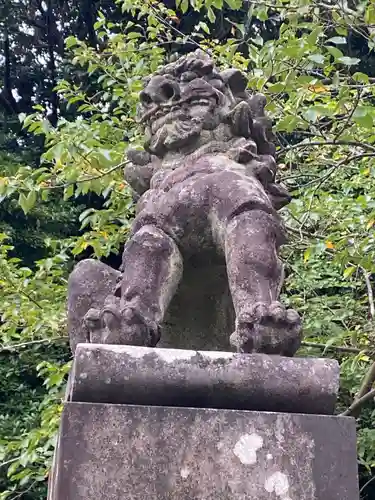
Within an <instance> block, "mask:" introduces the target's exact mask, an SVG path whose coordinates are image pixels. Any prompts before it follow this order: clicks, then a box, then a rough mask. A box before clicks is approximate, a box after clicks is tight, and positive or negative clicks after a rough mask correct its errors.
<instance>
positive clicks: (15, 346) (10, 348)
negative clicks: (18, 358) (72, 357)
mask: <svg viewBox="0 0 375 500" xmlns="http://www.w3.org/2000/svg"><path fill="white" fill-rule="evenodd" d="M66 340H69V337H67V336H62V337H52V338H50V339H39V340H30V341H29V342H23V343H22V344H12V345H8V346H3V347H1V348H0V352H12V351H15V350H16V349H19V348H22V347H27V346H29V345H35V344H44V343H52V342H58V341H64V342H65V341H66Z"/></svg>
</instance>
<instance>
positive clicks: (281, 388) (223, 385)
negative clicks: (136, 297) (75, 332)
mask: <svg viewBox="0 0 375 500" xmlns="http://www.w3.org/2000/svg"><path fill="white" fill-rule="evenodd" d="M339 375H340V371H339V365H338V363H337V361H335V360H331V359H317V358H285V357H281V356H268V355H266V354H235V353H231V352H219V351H216V352H215V351H187V350H183V349H159V348H156V349H152V348H147V347H134V346H122V345H100V344H79V345H78V347H77V349H76V354H75V358H74V364H73V369H72V373H71V388H70V393H69V399H70V400H71V401H75V402H88V403H110V404H132V405H150V406H179V407H194V408H226V409H235V410H257V411H273V412H285V413H315V414H320V415H322V414H328V415H330V414H331V415H332V414H333V412H334V407H335V403H336V396H337V392H338V388H339Z"/></svg>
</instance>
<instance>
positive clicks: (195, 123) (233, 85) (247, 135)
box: [68, 51, 301, 356]
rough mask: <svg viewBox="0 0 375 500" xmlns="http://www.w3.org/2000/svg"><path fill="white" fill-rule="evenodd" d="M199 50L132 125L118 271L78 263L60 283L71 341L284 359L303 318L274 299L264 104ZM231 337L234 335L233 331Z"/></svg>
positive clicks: (278, 235)
mask: <svg viewBox="0 0 375 500" xmlns="http://www.w3.org/2000/svg"><path fill="white" fill-rule="evenodd" d="M246 86H247V81H246V78H245V76H244V75H243V74H242V73H241V72H240V71H238V70H236V69H228V70H225V71H222V72H220V71H218V70H217V69H215V67H214V64H213V62H212V60H211V59H210V58H209V57H208V56H207V55H206V54H205V53H203V52H201V51H197V52H194V53H192V54H189V55H187V56H184V57H182V58H181V59H179V60H178V61H176V62H174V63H171V64H168V65H167V66H165V67H163V68H162V69H161V70H160V71H158V72H157V73H156V74H155V75H153V76H152V77H150V78H149V79H148V81H147V82H146V83H145V87H144V90H143V91H142V92H141V94H140V105H139V111H138V118H139V121H140V123H141V124H142V125H143V127H144V131H145V136H146V141H145V150H144V151H130V152H129V154H128V158H129V160H130V162H129V164H128V166H127V167H126V170H125V178H126V180H127V182H128V183H129V185H130V186H131V187H132V189H133V190H134V192H135V194H136V196H137V198H138V202H137V212H136V217H135V220H134V222H133V225H132V231H131V234H130V237H129V240H128V242H127V244H126V246H125V249H124V254H123V264H122V269H121V272H120V271H117V270H114V269H112V268H110V267H108V266H106V265H104V264H102V263H100V262H96V261H94V260H86V261H82V262H81V263H79V264H78V265H77V266H76V268H75V270H74V271H73V273H72V274H71V276H70V280H69V292H68V293H69V298H68V320H69V333H70V338H71V347H72V350H73V351H74V349H75V346H76V345H77V343H78V342H96V343H112V344H132V345H140V346H141V345H143V346H155V345H156V344H157V343H158V342H159V340H160V344H159V345H161V346H169V347H181V348H182V347H185V348H186V347H190V348H195V349H202V348H206V349H207V348H210V349H215V348H222V349H225V348H228V347H229V340H230V344H231V345H232V346H233V347H235V348H236V349H237V350H238V351H239V352H265V353H277V354H282V355H289V356H290V355H293V354H294V353H295V352H296V350H297V349H298V347H299V345H300V339H301V321H300V317H299V315H298V314H297V313H296V312H295V311H294V310H287V309H286V308H285V307H284V306H283V305H282V304H281V303H280V302H278V296H279V293H280V288H281V286H282V282H283V266H282V263H281V262H280V260H279V258H278V249H279V247H280V245H281V244H282V243H283V242H284V241H285V233H284V229H283V226H282V222H281V220H280V218H279V216H278V214H277V210H278V209H279V208H281V207H282V206H283V205H285V204H286V203H288V202H289V200H290V197H289V195H288V193H287V192H286V191H285V190H284V189H283V188H282V187H281V186H279V185H277V184H276V183H275V173H276V163H275V158H274V156H275V147H274V145H273V144H272V132H271V126H270V122H269V120H268V119H267V117H266V116H265V113H264V107H265V104H266V100H265V97H264V96H263V95H261V94H251V93H249V92H248V91H247V90H246ZM232 332H233V333H232Z"/></svg>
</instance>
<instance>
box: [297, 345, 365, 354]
mask: <svg viewBox="0 0 375 500" xmlns="http://www.w3.org/2000/svg"><path fill="white" fill-rule="evenodd" d="M301 345H302V346H303V347H314V348H316V349H324V350H327V351H337V352H347V353H351V354H367V355H370V356H371V355H374V351H370V350H369V349H366V348H363V349H360V348H358V347H347V346H336V345H329V346H327V345H326V344H319V343H316V342H302V343H301Z"/></svg>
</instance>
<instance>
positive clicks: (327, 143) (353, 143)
mask: <svg viewBox="0 0 375 500" xmlns="http://www.w3.org/2000/svg"><path fill="white" fill-rule="evenodd" d="M315 146H319V147H322V146H357V147H358V148H362V149H367V150H369V151H373V152H374V153H375V146H372V145H371V144H362V143H361V142H357V141H314V142H303V143H302V142H299V143H298V144H291V145H289V146H286V147H285V148H282V149H280V150H279V151H277V153H276V155H277V157H279V156H280V155H281V154H284V153H287V152H288V151H291V150H292V149H301V148H310V147H315Z"/></svg>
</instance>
